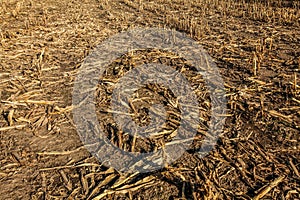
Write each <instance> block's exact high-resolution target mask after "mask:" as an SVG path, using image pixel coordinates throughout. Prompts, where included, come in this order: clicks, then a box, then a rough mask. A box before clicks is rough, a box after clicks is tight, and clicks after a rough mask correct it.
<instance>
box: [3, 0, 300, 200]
mask: <svg viewBox="0 0 300 200" xmlns="http://www.w3.org/2000/svg"><path fill="white" fill-rule="evenodd" d="M299 8H300V5H299V2H297V1H277V0H268V1H264V3H262V2H260V1H255V0H252V1H251V0H249V1H246V0H241V1H232V0H208V1H204V0H192V1H188V0H174V1H172V3H170V1H167V0H156V1H146V0H139V1H138V0H132V1H130V0H111V1H108V0H103V1H100V0H81V1H78V0H72V1H55V0H41V1H37V0H30V1H25V0H21V1H19V0H0V101H1V104H0V114H1V115H0V199H5V200H7V199H47V200H48V199H173V200H175V199H291V200H292V199H300V143H299V141H300V135H299V130H300V80H299V77H300V48H299V46H300V18H299V16H300V9H299ZM134 27H142V28H143V27H160V28H171V29H175V30H177V31H180V32H184V33H186V34H188V35H189V36H190V37H192V38H193V39H195V40H197V41H198V42H199V44H201V45H202V46H203V47H204V48H205V49H206V50H207V52H208V53H209V54H210V56H211V57H212V58H213V59H214V61H215V63H216V64H217V66H218V67H219V69H220V73H221V75H222V77H223V79H224V82H225V88H226V97H227V99H228V104H227V109H228V111H227V112H228V114H227V117H226V122H225V128H224V130H223V132H222V136H221V137H220V139H219V140H218V143H217V145H216V146H215V148H214V149H213V150H212V151H211V152H210V153H209V155H207V156H206V157H204V158H199V157H198V156H197V154H196V151H197V148H199V144H201V141H198V140H196V139H195V141H194V143H193V145H192V147H191V149H190V150H189V151H187V152H186V153H185V154H184V155H183V156H182V157H181V158H180V159H178V160H177V161H176V162H175V163H173V164H172V165H170V166H166V167H165V168H163V169H161V170H158V171H155V172H151V173H145V174H140V173H133V174H128V173H121V172H119V171H117V170H114V169H113V168H108V167H107V166H105V165H103V163H101V162H99V161H98V160H97V159H96V158H95V157H93V156H92V155H91V154H90V153H89V152H88V151H87V150H86V148H85V147H84V146H83V144H82V142H81V140H80V138H79V136H78V134H77V131H76V127H75V124H74V122H73V119H72V109H73V106H72V90H73V83H74V80H75V77H76V74H77V72H78V69H79V68H80V66H81V64H82V63H83V61H84V58H85V57H86V56H88V55H89V53H90V52H91V51H92V50H93V48H95V47H96V46H97V45H98V44H100V43H101V42H102V41H103V40H104V39H106V38H109V37H110V36H112V35H114V34H117V33H120V32H121V31H126V30H128V29H131V28H134ZM137 62H138V63H147V62H160V63H163V64H166V65H171V66H172V67H174V68H175V69H179V70H180V69H183V68H186V71H187V72H186V75H187V77H189V78H188V79H189V80H190V81H191V82H192V83H193V84H198V85H201V84H202V83H203V82H202V81H201V78H197V79H195V77H193V73H192V70H191V69H190V68H188V67H187V64H186V63H185V61H184V59H183V58H179V57H174V56H173V55H171V54H170V53H167V52H162V51H138V52H133V53H132V54H127V55H124V56H123V57H122V58H120V59H119V60H117V61H116V62H114V63H113V64H112V65H110V69H108V72H110V73H107V75H106V77H104V78H109V79H110V80H114V81H115V82H117V81H118V79H119V78H121V77H120V73H119V71H118V69H120V68H118V66H123V67H124V69H126V70H125V71H124V72H127V71H129V70H130V69H132V68H133V67H134V66H135V65H136V63H137ZM193 78H194V79H193ZM111 84H113V82H110V83H107V82H106V84H102V85H99V87H98V89H97V98H99V104H97V108H99V110H98V112H97V115H98V118H99V119H101V120H99V122H100V124H101V126H102V127H103V128H104V129H105V130H106V133H107V134H108V138H110V140H111V142H112V143H114V144H115V145H116V146H118V147H120V148H123V149H125V150H128V151H137V152H139V151H152V150H153V148H152V147H153V145H154V146H158V148H159V147H160V145H159V144H160V143H163V142H168V141H169V139H170V137H169V136H168V135H167V136H166V137H164V136H163V137H160V138H158V139H156V140H149V141H147V142H144V143H143V141H142V140H141V141H140V140H137V141H136V147H135V148H134V147H132V144H133V138H130V137H127V138H126V137H124V138H122V139H120V138H118V135H117V132H116V130H115V128H116V127H113V125H112V124H113V121H112V120H113V118H112V117H111V115H110V114H109V113H106V112H103V111H101V110H100V109H101V108H103V107H105V106H107V103H108V102H109V99H110V97H111V96H110V91H111V88H110V85H111ZM203 88H204V87H202V89H203ZM166 90H167V89H166V88H163V87H159V86H156V85H150V86H148V87H147V88H144V89H141V91H139V92H140V96H143V95H144V96H145V95H146V94H149V91H151V92H152V93H150V94H151V96H154V97H155V99H156V101H162V97H161V95H160V94H162V93H163V94H165V93H166ZM196 93H197V94H199V98H200V96H201V98H204V100H206V101H205V102H206V103H204V104H203V105H202V104H201V105H202V107H201V108H199V109H202V110H203V109H204V110H205V112H204V113H203V116H202V117H203V118H204V119H209V108H210V106H209V98H208V97H207V95H205V94H206V92H205V89H204V90H199V91H197V92H196ZM169 96H171V97H169V98H171V99H172V98H175V97H172V95H169ZM100 100H101V101H100ZM103 102H104V103H103ZM207 102H208V103H207ZM149 104H150V101H149V102H145V104H136V105H135V107H142V108H143V107H147V106H149ZM142 108H139V109H138V113H139V115H138V116H135V120H136V122H137V123H141V124H142V123H148V122H149V120H150V119H149V118H147V112H145V110H144V109H142ZM174 112H175V110H174ZM177 114H180V113H177ZM175 115H176V113H175ZM174 120H175V122H174V123H175V124H176V120H178V119H176V117H175V118H174V119H173V121H174ZM174 123H173V124H174ZM169 126H170V127H172V123H171V122H170V123H169ZM174 127H175V128H176V125H175V126H174ZM174 127H173V128H174ZM204 132H205V131H204ZM201 134H203V132H201V133H199V135H201ZM200 139H201V137H200ZM147 145H148V146H147Z"/></svg>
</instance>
